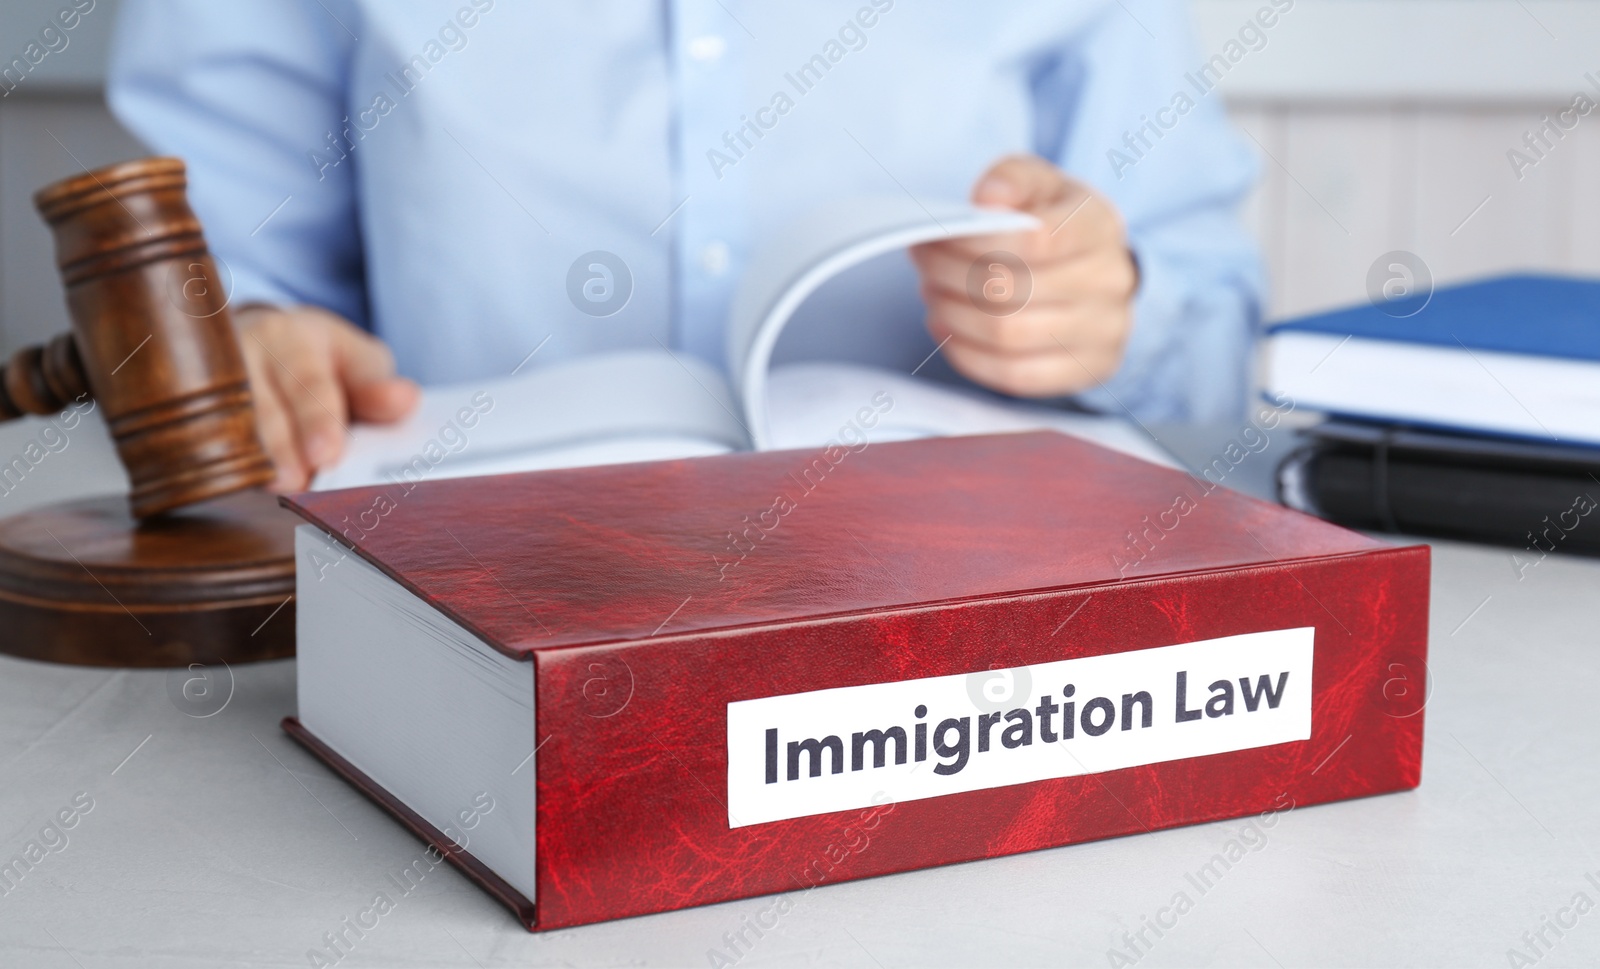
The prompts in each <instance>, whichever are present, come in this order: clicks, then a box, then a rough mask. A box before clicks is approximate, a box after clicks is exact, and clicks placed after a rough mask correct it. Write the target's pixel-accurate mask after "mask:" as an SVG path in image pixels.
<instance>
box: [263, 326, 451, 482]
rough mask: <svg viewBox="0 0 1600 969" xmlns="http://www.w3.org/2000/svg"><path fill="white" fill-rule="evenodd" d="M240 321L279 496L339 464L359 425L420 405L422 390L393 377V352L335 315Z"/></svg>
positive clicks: (394, 417) (395, 417)
mask: <svg viewBox="0 0 1600 969" xmlns="http://www.w3.org/2000/svg"><path fill="white" fill-rule="evenodd" d="M238 318H239V323H240V328H241V331H242V334H243V339H242V340H241V344H242V348H243V350H244V356H245V364H246V367H247V369H248V371H249V376H250V385H251V389H252V391H253V393H254V397H255V400H256V424H257V431H258V433H259V434H260V436H261V439H262V445H263V446H264V447H265V448H266V449H267V454H268V455H269V456H270V457H271V458H272V461H273V463H274V465H276V466H277V469H278V478H277V481H276V482H275V483H274V487H275V488H276V489H277V490H280V491H289V490H298V489H301V488H305V487H307V486H308V485H309V484H310V480H311V477H312V476H313V475H314V474H315V473H316V472H317V471H318V470H320V469H322V468H325V467H328V466H329V465H331V464H333V463H334V462H335V461H337V460H338V459H339V457H340V456H341V455H342V454H343V452H344V446H345V436H346V434H347V433H348V432H349V425H350V423H351V422H352V421H353V420H369V421H379V422H386V421H393V420H398V419H399V418H401V417H404V416H405V415H406V414H407V413H409V412H410V411H411V410H412V409H414V408H415V407H416V405H417V402H418V400H419V398H420V391H419V390H418V388H417V386H416V384H414V383H412V382H411V381H409V380H406V379H404V378H401V377H397V376H395V374H394V358H393V356H392V355H391V354H390V353H389V350H388V348H387V347H385V346H384V345H383V343H382V342H381V341H379V340H377V339H376V338H374V337H372V336H370V335H368V334H366V333H364V332H362V331H361V330H359V329H357V328H356V327H355V326H354V325H353V324H351V323H349V322H348V321H346V320H344V319H343V318H341V317H339V316H337V315H335V314H333V313H329V312H327V311H325V310H320V309H315V308H311V307H302V308H297V309H290V310H280V309H276V308H272V307H264V306H258V307H251V308H248V309H246V310H242V311H241V312H240V313H239V317H238Z"/></svg>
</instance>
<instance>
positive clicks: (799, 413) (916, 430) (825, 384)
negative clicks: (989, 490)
mask: <svg viewBox="0 0 1600 969" xmlns="http://www.w3.org/2000/svg"><path fill="white" fill-rule="evenodd" d="M880 393H886V394H887V395H888V397H887V398H880V399H883V400H887V402H888V403H889V406H888V407H887V409H883V405H882V404H881V403H880V404H878V405H877V409H879V410H881V411H882V412H881V413H878V414H876V415H875V416H876V419H877V425H876V426H875V427H873V428H871V429H870V430H868V431H867V432H866V436H867V439H868V440H870V441H872V442H873V443H882V442H884V441H907V440H912V439H915V438H923V437H951V436H956V435H963V434H993V433H999V432H1004V431H1031V430H1053V431H1061V432H1062V433H1064V434H1070V435H1072V436H1073V437H1077V438H1082V439H1083V440H1086V441H1090V442H1092V443H1094V444H1099V445H1101V446H1102V447H1107V448H1110V449H1111V450H1113V451H1121V452H1122V453H1123V454H1130V455H1132V456H1134V457H1136V458H1143V459H1144V460H1146V461H1150V462H1152V463H1155V464H1160V465H1164V466H1166V467H1169V468H1180V467H1181V465H1179V464H1178V462H1177V461H1176V460H1175V459H1174V458H1173V457H1172V455H1170V454H1168V453H1167V452H1166V451H1165V450H1163V449H1162V448H1161V447H1159V446H1158V445H1157V444H1156V443H1155V442H1154V441H1152V440H1151V439H1150V435H1148V434H1146V433H1145V432H1144V431H1142V430H1140V429H1139V428H1138V427H1137V426H1136V425H1135V424H1134V423H1133V422H1131V421H1128V420H1124V419H1122V418H1118V417H1108V416H1100V415H1094V414H1074V413H1071V412H1068V411H1062V410H1057V409H1055V408H1052V407H1045V406H1043V405H1040V404H1029V403H1024V402H1021V401H1004V400H996V399H995V398H993V397H990V396H989V395H987V394H984V393H983V392H981V391H977V390H969V389H966V388H961V387H951V386H947V385H944V384H937V383H933V382H932V381H927V380H918V379H917V378H915V377H910V376H907V375H905V374H901V373H895V372H893V371H889V370H881V369H879V368H877V367H862V366H857V365H855V364H848V363H832V362H829V363H796V364H789V365H787V366H783V367H779V368H777V369H776V370H774V371H772V373H771V375H770V377H769V378H768V395H769V397H768V400H769V402H770V405H771V414H772V423H771V434H772V437H771V445H772V447H774V448H810V447H820V446H822V445H823V444H826V443H828V442H830V441H838V440H839V439H840V432H841V429H842V428H844V427H845V426H846V425H847V424H848V423H849V422H850V421H851V420H853V419H855V418H856V416H857V413H858V412H859V411H860V410H861V409H862V408H863V407H874V399H875V398H878V395H879V394H880ZM847 433H848V432H847Z"/></svg>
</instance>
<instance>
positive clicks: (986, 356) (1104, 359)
mask: <svg viewBox="0 0 1600 969" xmlns="http://www.w3.org/2000/svg"><path fill="white" fill-rule="evenodd" d="M948 335H949V337H950V339H949V340H948V341H947V342H945V343H944V349H943V351H942V352H943V353H944V355H945V358H946V359H948V360H949V361H950V365H951V366H952V367H954V368H955V369H956V371H957V372H958V373H960V374H961V375H962V376H964V377H967V378H968V379H970V380H973V381H975V382H976V383H979V384H982V385H983V386H985V387H989V388H992V389H994V390H998V391H1000V392H1001V393H1005V394H1011V395H1012V396H1015V397H1055V396H1059V395H1062V394H1075V393H1078V392H1079V391H1083V390H1087V389H1089V388H1090V387H1094V386H1096V385H1097V384H1099V383H1100V382H1102V381H1105V380H1108V379H1110V377H1111V375H1112V374H1114V373H1115V372H1116V369H1117V364H1118V363H1119V362H1120V361H1121V359H1122V355H1121V351H1120V349H1113V348H1111V347H1108V346H1106V345H1103V344H1092V345H1088V346H1081V347H1075V348H1069V347H1070V345H1068V347H1063V346H1060V345H1057V346H1056V348H1055V349H1054V350H1053V351H1042V352H1037V353H1020V354H1019V353H1004V352H996V351H994V350H992V349H991V348H988V347H984V346H980V345H977V344H973V343H970V342H968V341H966V340H964V339H962V338H961V337H959V336H956V335H954V334H948ZM935 336H936V337H937V338H939V339H941V340H942V339H943V337H938V335H937V334H935Z"/></svg>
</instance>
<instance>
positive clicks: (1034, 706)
mask: <svg viewBox="0 0 1600 969" xmlns="http://www.w3.org/2000/svg"><path fill="white" fill-rule="evenodd" d="M285 503H286V504H287V505H288V506H289V507H291V508H293V509H295V510H296V511H298V512H299V513H300V514H301V515H302V516H304V517H305V518H306V520H307V521H308V522H310V523H311V525H310V526H302V528H301V533H300V536H299V550H300V559H299V562H298V576H299V591H298V596H299V600H298V610H299V612H298V622H299V664H298V675H299V688H300V710H299V719H298V720H296V719H293V718H291V719H288V720H285V729H287V730H288V731H289V732H290V733H291V734H292V735H293V736H294V737H295V738H296V739H298V740H300V741H301V742H302V743H304V744H305V745H306V746H307V747H308V748H309V749H310V750H312V751H313V752H314V753H316V754H317V755H318V756H320V757H321V758H322V759H323V760H325V761H326V762H328V763H329V765H330V766H332V767H333V768H334V769H335V770H336V771H338V772H339V773H341V774H342V775H343V776H344V777H346V778H347V779H348V780H350V781H351V782H352V783H354V784H356V785H357V786H358V787H360V788H361V789H362V790H363V791H364V792H366V793H367V794H368V795H369V796H371V797H372V798H374V799H375V800H377V801H378V803H380V804H381V805H383V806H384V807H385V808H387V809H388V810H389V811H390V812H391V813H393V814H394V815H395V816H396V817H397V818H398V819H399V820H400V821H401V822H402V823H404V824H406V825H407V826H408V827H410V828H411V830H413V831H414V832H416V833H417V834H418V835H419V836H420V837H422V838H423V839H424V840H426V841H428V842H429V844H430V845H433V846H435V847H434V848H432V849H430V850H429V852H428V853H427V854H425V855H424V856H422V857H423V860H422V861H420V863H419V864H418V865H417V866H414V869H415V871H416V872H417V873H418V874H415V875H406V876H404V878H402V879H400V880H397V881H396V882H395V886H396V890H398V889H399V886H401V885H402V884H403V883H404V881H405V879H411V878H420V877H422V875H423V874H425V873H426V870H430V869H431V867H432V866H433V865H434V864H437V863H438V859H439V856H440V855H442V856H443V857H445V858H447V859H448V860H450V861H451V862H453V863H454V864H456V865H457V866H458V867H460V868H461V869H462V871H464V872H465V873H466V874H467V875H468V876H469V877H471V878H473V879H474V880H476V881H477V882H478V883H479V884H481V885H482V886H483V887H485V888H486V889H487V890H489V891H490V892H492V893H494V894H495V895H496V896H497V897H498V898H500V899H501V900H502V901H504V902H505V903H506V904H507V905H509V906H510V907H511V908H512V909H513V910H514V911H515V912H516V914H517V916H518V918H519V919H520V920H521V921H522V922H523V924H524V925H526V926H527V927H528V928H529V929H540V930H542V929H553V928H562V927H566V926H571V925H577V924H582V923H586V922H595V921H599V920H603V919H612V918H620V917H624V916H630V915H641V914H645V913H649V912H659V911H663V910H667V909H675V908H681V907H685V906H690V905H700V904H705V903H708V902H720V901H725V900H728V899H734V898H742V897H747V896H753V895H763V894H774V893H785V892H794V891H798V890H802V889H805V888H808V887H810V886H811V885H812V884H816V883H825V882H833V881H839V880H843V879H853V878H863V877H866V876H869V875H879V874H885V873H889V872H898V871H905V870H907V869H913V868H923V867H928V866H932V865H942V864H949V863H951V862H961V861H972V860H976V859H981V858H990V857H995V856H998V855H1005V854H1011V853H1014V852H1020V851H1030V850H1033V849H1037V848H1047V847H1053V846H1057V845H1065V844H1072V843H1075V842H1082V841H1088V840H1092V839H1096V838H1107V837H1113V836H1117V835H1126V834H1137V833H1141V832H1145V831H1153V830H1156V829H1158V828H1167V827H1172V826H1174V825H1180V824H1194V823H1198V822H1205V821H1216V820H1220V819H1225V818H1237V817H1243V816H1246V815H1253V814H1263V813H1268V812H1275V811H1281V810H1284V809H1286V808H1288V807H1291V806H1304V805H1309V804H1316V803H1320V802H1325V801H1333V800H1339V799H1344V798H1351V797H1359V796H1363V795H1369V794H1378V793H1383V792H1388V791H1399V790H1404V789H1408V788H1412V787H1415V786H1416V785H1417V783H1418V781H1419V779H1420V773H1421V755H1422V719H1423V718H1422V711H1421V704H1422V700H1423V696H1424V679H1425V670H1426V664H1425V660H1426V648H1427V628H1428V626H1427V619H1428V580H1429V558H1428V549H1427V548H1426V547H1424V546H1410V547H1394V546H1389V545H1385V544H1382V543H1380V542H1377V541H1374V540H1371V539H1368V538H1365V537H1363V536H1361V535H1358V534H1356V533H1354V532H1350V531H1346V530H1344V529H1342V528H1338V527H1336V526H1333V525H1330V524H1327V523H1325V522H1321V521H1318V520H1316V519H1314V518H1311V517H1309V516H1306V515H1303V514H1300V513H1298V512H1294V511H1290V510H1288V509H1284V508H1280V507H1278V506H1276V505H1272V504H1268V503H1266V502H1262V501H1257V500H1254V499H1252V498H1248V497H1245V496H1243V495H1240V494H1238V493H1235V492H1233V491H1230V490H1228V489H1226V488H1221V487H1217V486H1214V485H1212V484H1211V482H1210V481H1209V480H1208V479H1207V478H1205V477H1196V476H1191V475H1188V474H1185V473H1182V472H1178V471H1173V470H1170V469H1166V468H1161V467H1157V466H1155V465H1152V464H1149V463H1146V462H1143V461H1140V460H1137V459H1134V458H1130V457H1126V456H1123V455H1120V454H1117V453H1114V452H1111V451H1108V450H1105V449H1102V448H1099V447H1096V446H1094V445H1091V444H1087V443H1083V442H1081V441H1078V440H1075V439H1073V438H1069V437H1065V436H1062V435H1059V434H1055V433H1050V432H1039V433H1026V434H998V435H988V436H981V437H965V438H945V439H939V440H925V441H914V442H906V443H885V444H871V445H870V446H869V445H866V444H865V443H863V444H861V445H859V446H858V447H857V448H855V449H849V448H845V447H831V448H825V449H823V450H820V451H778V452H764V453H747V454H732V455H727V456H720V457H710V458H698V459H691V460H681V461H665V462H657V463H648V464H633V465H618V466H611V467H598V468H582V469H573V470H561V471H544V472H535V473H529V474H516V475H504V476H498V477H487V478H474V479H456V480H441V481H431V482H424V483H421V484H409V485H407V484H398V483H397V484H394V485H389V486H383V487H372V488H358V489H351V490H347V491H337V492H323V493H316V494H302V495H297V496H294V497H293V498H289V499H286V500H285ZM313 526H315V527H313ZM351 550H353V552H354V553H355V554H354V555H350V554H348V551H351ZM774 904H779V902H778V901H777V900H775V902H774Z"/></svg>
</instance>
